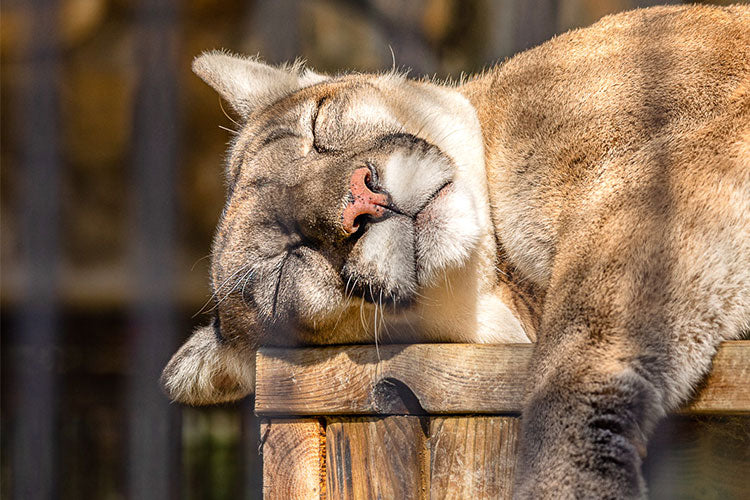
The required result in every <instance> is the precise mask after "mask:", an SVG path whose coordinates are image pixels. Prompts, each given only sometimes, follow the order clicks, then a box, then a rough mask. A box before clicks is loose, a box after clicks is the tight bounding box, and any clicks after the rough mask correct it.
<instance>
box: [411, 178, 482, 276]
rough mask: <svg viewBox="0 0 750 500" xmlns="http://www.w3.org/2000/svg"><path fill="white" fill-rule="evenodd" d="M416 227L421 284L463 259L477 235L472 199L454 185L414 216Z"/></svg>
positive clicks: (475, 241)
mask: <svg viewBox="0 0 750 500" xmlns="http://www.w3.org/2000/svg"><path fill="white" fill-rule="evenodd" d="M416 228H417V229H416V252H417V255H416V257H417V263H418V265H417V272H418V276H417V279H418V281H419V284H420V285H422V286H429V285H432V284H434V281H435V279H437V277H438V276H439V274H440V272H441V271H444V270H446V269H450V268H454V267H457V266H460V265H461V264H463V263H464V262H466V260H467V259H468V258H469V257H470V255H471V251H472V250H473V249H474V247H475V246H476V244H477V242H478V241H479V236H480V226H479V221H478V219H477V215H476V208H475V206H474V202H473V200H472V198H471V197H470V196H469V195H468V194H466V193H463V192H462V191H460V190H458V189H456V188H455V187H452V188H451V189H450V191H449V192H447V193H445V194H442V195H441V196H440V197H439V198H436V199H435V200H434V201H433V203H431V204H430V205H429V206H428V207H427V208H426V209H425V210H423V211H422V212H420V213H419V215H417V218H416Z"/></svg>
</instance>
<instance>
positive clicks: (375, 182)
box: [365, 161, 380, 193]
mask: <svg viewBox="0 0 750 500" xmlns="http://www.w3.org/2000/svg"><path fill="white" fill-rule="evenodd" d="M365 166H366V167H367V169H368V170H369V175H365V186H367V188H368V189H369V190H370V191H372V192H373V193H377V192H378V191H379V190H380V179H379V178H378V171H377V169H376V168H375V165H373V164H372V163H371V162H369V161H368V162H365Z"/></svg>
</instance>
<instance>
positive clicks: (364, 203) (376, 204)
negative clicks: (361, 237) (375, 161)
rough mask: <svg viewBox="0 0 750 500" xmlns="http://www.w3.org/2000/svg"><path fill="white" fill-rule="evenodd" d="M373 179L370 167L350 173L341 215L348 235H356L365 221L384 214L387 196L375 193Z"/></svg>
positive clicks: (375, 187) (375, 188)
mask: <svg viewBox="0 0 750 500" xmlns="http://www.w3.org/2000/svg"><path fill="white" fill-rule="evenodd" d="M373 178H374V173H373V170H371V169H370V166H365V167H360V168H358V169H356V170H355V171H354V172H353V173H352V176H351V179H350V181H349V193H348V197H347V198H348V200H347V202H346V206H345V207H344V210H343V212H342V214H341V224H342V226H343V229H344V232H345V233H346V234H348V235H351V234H354V233H356V232H357V230H358V229H359V227H360V225H361V224H362V223H363V222H366V220H367V219H369V218H372V219H377V218H380V217H382V216H384V215H385V213H386V208H387V207H388V196H387V195H386V194H384V193H380V192H377V186H376V185H375V183H374V182H373Z"/></svg>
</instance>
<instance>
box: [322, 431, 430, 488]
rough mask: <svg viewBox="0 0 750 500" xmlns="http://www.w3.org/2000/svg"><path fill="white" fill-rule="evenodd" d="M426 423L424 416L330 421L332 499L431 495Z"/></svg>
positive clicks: (328, 444) (328, 433)
mask: <svg viewBox="0 0 750 500" xmlns="http://www.w3.org/2000/svg"><path fill="white" fill-rule="evenodd" d="M425 423H426V422H425V421H423V420H422V419H420V417H385V418H361V417H359V418H356V417H354V418H349V419H339V418H334V419H330V420H329V421H328V425H327V427H326V446H327V457H328V471H327V477H328V498H329V499H331V500H333V499H335V500H349V499H360V498H384V499H385V498H399V499H419V498H427V484H428V478H427V476H426V475H425V474H426V472H427V470H428V467H427V463H428V462H429V458H428V454H427V448H426V436H425V432H424V430H423V424H425Z"/></svg>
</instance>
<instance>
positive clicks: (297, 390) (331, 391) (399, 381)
mask: <svg viewBox="0 0 750 500" xmlns="http://www.w3.org/2000/svg"><path fill="white" fill-rule="evenodd" d="M379 351H380V359H379V358H378V353H377V351H376V349H375V348H374V346H343V347H323V348H305V349H273V348H264V349H261V350H260V351H259V353H258V358H257V374H258V378H257V381H256V399H255V411H256V412H258V413H259V414H300V415H315V414H317V415H332V414H413V413H423V412H427V413H438V414H439V413H504V412H514V411H518V410H519V408H520V406H521V401H522V399H523V396H524V387H523V384H524V377H523V373H524V372H525V369H526V365H527V363H528V360H529V358H530V356H531V346H530V345H504V346H490V345H477V344H412V345H386V346H380V348H379Z"/></svg>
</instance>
